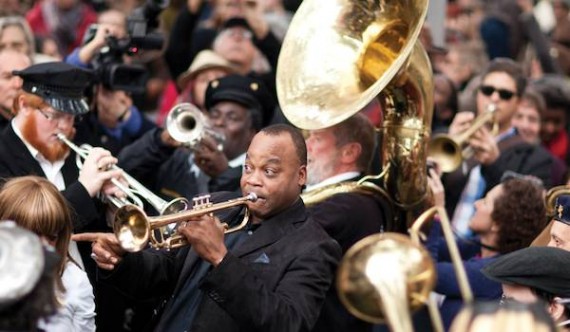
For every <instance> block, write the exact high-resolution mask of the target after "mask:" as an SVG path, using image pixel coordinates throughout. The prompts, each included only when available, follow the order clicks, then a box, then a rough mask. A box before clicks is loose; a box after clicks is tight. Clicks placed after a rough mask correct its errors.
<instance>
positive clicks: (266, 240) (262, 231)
mask: <svg viewBox="0 0 570 332" xmlns="http://www.w3.org/2000/svg"><path fill="white" fill-rule="evenodd" d="M306 219H307V216H306V211H305V205H304V204H303V201H302V200H301V199H300V198H299V199H298V200H297V201H296V202H295V204H293V205H292V206H291V207H290V208H288V209H287V210H285V211H284V212H283V213H280V214H279V215H278V216H276V217H272V218H269V219H267V220H264V221H263V222H262V223H261V226H259V228H258V229H257V230H256V231H255V232H254V233H253V234H252V235H251V237H250V238H249V239H247V240H246V241H245V242H243V243H242V244H241V245H240V246H239V247H238V248H236V249H235V250H233V251H232V253H233V254H234V255H236V256H238V257H243V256H245V255H247V254H249V253H251V252H254V251H256V250H258V249H260V248H263V247H266V246H268V245H271V244H273V243H275V242H277V241H278V240H279V239H281V238H282V237H283V234H286V233H288V232H290V231H291V230H292V229H293V225H294V224H295V223H297V222H302V221H304V220H306Z"/></svg>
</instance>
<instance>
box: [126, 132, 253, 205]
mask: <svg viewBox="0 0 570 332" xmlns="http://www.w3.org/2000/svg"><path fill="white" fill-rule="evenodd" d="M160 131H161V129H155V130H151V131H149V132H148V133H146V134H145V135H143V136H142V137H141V138H140V139H139V140H137V141H135V142H134V143H133V144H131V145H129V146H126V147H125V148H124V149H123V150H122V151H121V153H120V154H119V166H121V168H122V169H123V170H125V172H127V173H128V174H130V175H132V176H133V177H135V178H136V179H137V180H138V181H140V182H141V183H142V184H144V185H145V186H146V187H147V188H148V189H150V190H151V191H153V192H154V193H156V194H158V195H160V196H161V197H163V198H164V199H166V200H171V199H173V198H177V197H186V198H187V199H189V200H191V199H192V197H194V196H196V195H197V194H200V193H199V192H198V187H197V186H198V185H197V179H196V176H195V175H194V174H193V173H192V172H191V171H190V168H191V164H190V163H189V162H188V158H189V157H190V154H191V152H190V150H188V149H185V148H178V149H174V148H172V147H169V146H165V145H163V144H162V142H161V140H160ZM241 173H242V167H241V166H240V167H236V168H232V167H229V168H228V169H227V170H226V171H225V172H224V173H222V174H220V175H219V176H217V177H216V178H212V179H210V181H209V182H208V191H209V192H216V191H234V192H239V191H240V186H239V183H240V178H241Z"/></svg>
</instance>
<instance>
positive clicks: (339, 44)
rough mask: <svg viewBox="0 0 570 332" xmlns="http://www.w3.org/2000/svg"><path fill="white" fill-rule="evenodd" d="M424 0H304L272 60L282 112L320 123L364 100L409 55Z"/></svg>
mask: <svg viewBox="0 0 570 332" xmlns="http://www.w3.org/2000/svg"><path fill="white" fill-rule="evenodd" d="M427 1H428V0H402V1H393V0H380V1H368V2H365V1H358V0H305V1H303V3H302V4H301V6H300V7H299V9H298V10H297V12H296V14H295V16H294V17H293V20H292V22H291V25H290V27H289V29H288V31H287V35H286V37H285V40H284V41H283V46H282V48H281V53H280V56H279V62H278V66H277V95H278V98H279V104H280V105H281V107H282V109H283V113H284V114H285V116H286V117H287V118H288V120H289V121H290V122H291V123H293V124H294V125H295V126H297V127H300V128H303V129H321V128H325V127H330V126H332V125H335V124H337V123H340V122H342V121H343V120H345V119H347V118H349V117H350V116H352V115H353V114H355V113H356V112H358V111H359V110H361V109H362V108H363V107H364V106H366V105H367V104H368V103H369V102H370V101H371V100H372V99H373V98H375V97H376V96H377V95H378V94H379V93H380V91H382V90H383V89H384V88H385V87H386V86H387V85H388V84H389V83H390V82H391V81H392V80H393V78H394V77H396V75H397V74H398V73H399V71H400V68H401V67H403V66H404V64H405V63H406V61H407V60H408V58H409V56H410V54H411V52H412V50H413V49H414V44H415V41H416V39H417V37H418V36H419V33H420V30H421V26H422V23H423V21H424V19H425V16H426V13H427V7H428V6H427ZM404 67H405V66H404Z"/></svg>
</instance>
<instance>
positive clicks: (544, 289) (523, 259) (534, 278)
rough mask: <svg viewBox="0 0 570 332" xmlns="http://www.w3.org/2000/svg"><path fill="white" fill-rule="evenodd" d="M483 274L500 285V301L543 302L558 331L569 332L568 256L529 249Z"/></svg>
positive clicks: (554, 250) (503, 258)
mask: <svg viewBox="0 0 570 332" xmlns="http://www.w3.org/2000/svg"><path fill="white" fill-rule="evenodd" d="M482 272H483V274H485V276H486V277H487V278H490V279H492V280H494V281H497V282H500V283H501V284H502V287H503V296H502V298H501V300H503V301H504V300H509V299H511V300H516V301H519V302H524V303H531V302H536V301H538V300H542V301H544V302H545V303H546V305H547V310H548V312H549V313H550V315H551V316H552V318H553V320H554V321H555V322H557V323H558V326H559V327H560V328H561V331H570V329H568V328H567V327H566V326H569V325H570V320H569V318H570V252H568V251H566V250H562V249H558V248H550V247H529V248H525V249H521V250H517V251H515V252H512V253H510V254H507V255H504V256H501V257H499V258H497V259H496V260H495V261H494V262H492V263H491V264H489V265H487V266H486V267H484V268H483V270H482Z"/></svg>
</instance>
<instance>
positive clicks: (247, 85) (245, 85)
mask: <svg viewBox="0 0 570 332" xmlns="http://www.w3.org/2000/svg"><path fill="white" fill-rule="evenodd" d="M221 101H231V102H235V103H238V104H240V105H243V106H244V107H246V108H248V109H250V110H252V111H259V112H260V113H261V118H262V125H263V126H266V125H268V124H269V122H270V121H271V119H272V118H273V113H274V112H275V106H276V104H275V100H274V99H273V96H272V95H271V93H270V92H269V90H268V89H267V87H266V86H265V84H264V83H263V82H262V81H260V80H258V79H255V78H251V77H248V76H242V75H229V76H225V77H222V78H219V79H216V80H213V81H211V82H210V83H209V84H208V88H207V89H206V102H205V104H206V108H207V109H208V110H209V109H210V108H212V107H213V106H214V105H216V104H217V103H219V102H221Z"/></svg>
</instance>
